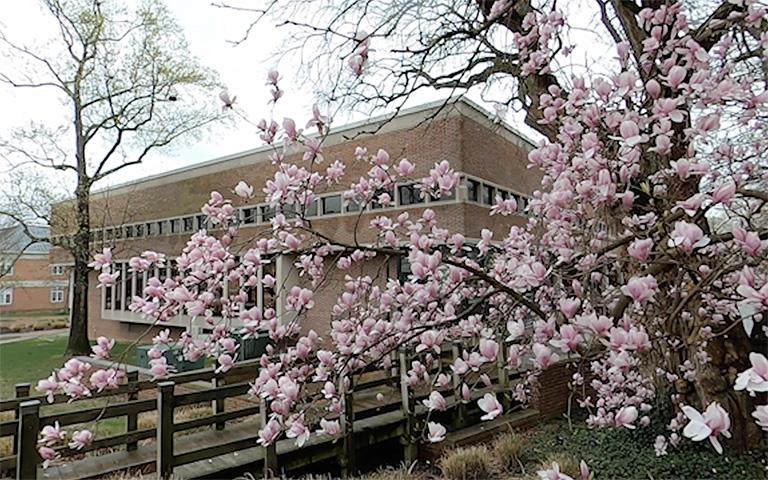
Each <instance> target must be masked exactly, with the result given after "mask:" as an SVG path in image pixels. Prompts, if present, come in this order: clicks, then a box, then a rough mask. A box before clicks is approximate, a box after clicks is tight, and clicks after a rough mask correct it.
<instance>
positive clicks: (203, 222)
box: [196, 215, 208, 230]
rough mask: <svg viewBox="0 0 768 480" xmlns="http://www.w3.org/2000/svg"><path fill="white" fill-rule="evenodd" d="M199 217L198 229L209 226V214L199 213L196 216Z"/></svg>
mask: <svg viewBox="0 0 768 480" xmlns="http://www.w3.org/2000/svg"><path fill="white" fill-rule="evenodd" d="M196 219H197V229H198V230H204V229H206V228H208V216H207V215H198V216H197V217H196Z"/></svg>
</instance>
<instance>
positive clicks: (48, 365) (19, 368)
mask: <svg viewBox="0 0 768 480" xmlns="http://www.w3.org/2000/svg"><path fill="white" fill-rule="evenodd" d="M128 347H129V344H128V343H118V344H116V345H115V348H114V350H113V353H114V355H113V356H114V357H115V358H117V357H118V356H119V355H121V354H122V353H123V352H125V351H126V348H128ZM66 348H67V336H66V335H54V336H46V337H40V338H30V339H26V340H19V341H16V342H9V343H4V344H2V345H0V398H11V397H13V396H14V385H16V384H17V383H31V384H32V386H33V388H34V385H35V384H37V381H38V380H40V379H41V378H47V377H48V376H49V375H50V374H51V372H52V371H53V370H54V369H55V368H59V367H61V366H62V365H63V364H64V362H65V361H67V359H68V358H69V357H68V356H67V355H65V354H64V351H65V350H66ZM124 358H125V359H126V360H128V361H133V359H135V358H136V352H135V348H131V349H130V351H128V352H127V353H126V356H125V357H124Z"/></svg>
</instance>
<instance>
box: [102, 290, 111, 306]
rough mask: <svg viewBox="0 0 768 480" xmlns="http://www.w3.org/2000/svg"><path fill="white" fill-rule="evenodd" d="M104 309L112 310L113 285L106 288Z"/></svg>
mask: <svg viewBox="0 0 768 480" xmlns="http://www.w3.org/2000/svg"><path fill="white" fill-rule="evenodd" d="M104 310H112V287H105V288H104Z"/></svg>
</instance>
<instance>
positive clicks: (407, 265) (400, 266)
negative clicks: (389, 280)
mask: <svg viewBox="0 0 768 480" xmlns="http://www.w3.org/2000/svg"><path fill="white" fill-rule="evenodd" d="M410 274H411V262H410V260H408V255H400V257H398V262H397V280H398V281H399V282H400V283H405V282H407V281H408V277H409V276H410Z"/></svg>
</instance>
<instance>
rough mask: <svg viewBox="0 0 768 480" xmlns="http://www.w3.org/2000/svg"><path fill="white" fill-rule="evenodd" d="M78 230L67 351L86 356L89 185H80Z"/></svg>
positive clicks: (73, 254) (74, 246) (74, 252)
mask: <svg viewBox="0 0 768 480" xmlns="http://www.w3.org/2000/svg"><path fill="white" fill-rule="evenodd" d="M76 196H77V198H76V201H77V206H76V208H77V215H76V219H77V232H76V233H75V239H74V240H75V241H74V242H72V243H73V246H72V256H73V257H74V260H75V274H74V279H73V281H74V288H73V289H72V312H70V318H71V324H70V327H69V341H68V342H67V353H69V354H72V355H87V354H89V353H90V352H91V346H90V342H89V341H88V273H89V268H88V260H89V258H90V248H89V242H90V223H91V221H90V208H89V204H88V203H89V200H90V198H89V197H90V195H89V191H88V187H87V185H83V184H80V185H79V186H78V188H77V195H76Z"/></svg>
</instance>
